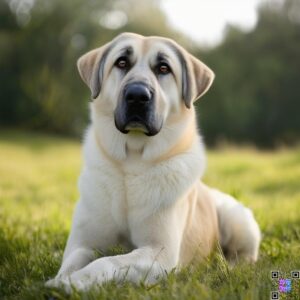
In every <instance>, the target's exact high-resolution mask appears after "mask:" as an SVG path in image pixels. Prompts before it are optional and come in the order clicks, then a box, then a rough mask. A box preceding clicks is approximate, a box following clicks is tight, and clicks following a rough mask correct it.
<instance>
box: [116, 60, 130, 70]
mask: <svg viewBox="0 0 300 300" xmlns="http://www.w3.org/2000/svg"><path fill="white" fill-rule="evenodd" d="M115 66H116V67H117V68H119V69H126V68H127V67H128V60H127V59H126V58H125V57H120V58H119V59H118V60H117V61H116V63H115Z"/></svg>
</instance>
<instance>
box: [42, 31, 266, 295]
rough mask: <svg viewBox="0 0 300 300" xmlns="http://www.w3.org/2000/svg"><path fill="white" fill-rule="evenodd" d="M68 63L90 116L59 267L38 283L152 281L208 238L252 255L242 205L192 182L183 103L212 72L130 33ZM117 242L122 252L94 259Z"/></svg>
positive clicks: (253, 227)
mask: <svg viewBox="0 0 300 300" xmlns="http://www.w3.org/2000/svg"><path fill="white" fill-rule="evenodd" d="M77 65H78V70H79V73H80V76H81V78H82V80H83V81H84V82H85V83H86V84H87V86H88V87H89V88H90V90H91V95H92V99H93V101H92V102H91V105H90V110H91V120H92V121H91V125H90V127H89V128H88V130H87V132H86V136H85V140H84V147H83V152H84V166H83V170H82V172H81V175H80V178H79V190H80V199H79V201H78V203H77V205H76V209H75V212H74V216H73V224H72V229H71V233H70V236H69V238H68V241H67V245H66V248H65V251H64V255H63V262H62V266H61V268H60V270H59V272H58V274H57V276H56V277H55V278H54V279H52V280H50V281H48V283H47V285H48V286H52V287H53V286H54V287H63V288H64V289H65V290H66V291H67V292H71V291H72V288H73V287H74V288H76V289H78V290H88V289H89V288H91V287H92V286H93V285H101V284H102V283H104V282H107V281H110V280H115V281H116V282H122V281H123V280H129V281H132V282H135V283H137V282H140V281H143V282H145V283H146V284H152V283H155V282H156V281H157V280H159V279H160V278H162V277H163V276H165V275H166V274H167V273H168V272H170V271H171V270H173V269H175V270H178V269H180V268H181V267H182V266H185V265H187V264H189V263H190V262H191V261H192V260H193V259H197V260H203V259H204V258H205V257H207V256H208V255H209V254H210V253H211V252H212V251H213V249H214V248H215V247H216V245H218V244H219V245H220V246H221V247H222V249H223V251H224V253H225V254H226V257H227V258H228V259H229V261H230V262H233V263H234V262H236V261H239V260H246V261H249V262H255V261H256V260H257V257H258V250H259V244H260V240H261V235H260V230H259V227H258V224H257V222H256V221H255V219H254V217H253V214H252V212H251V211H250V209H248V208H246V207H244V206H243V205H242V204H240V203H238V202H237V200H235V199H234V198H232V197H231V196H229V195H226V194H224V193H222V192H220V191H218V190H216V189H212V188H210V187H208V186H206V185H205V184H204V183H202V182H201V177H202V175H203V173H204V170H205V164H206V163H205V153H204V146H203V141H202V138H201V136H200V134H199V132H198V129H197V125H196V116H195V109H194V106H193V103H194V102H195V101H196V100H197V99H198V98H200V97H202V96H203V95H204V94H205V93H206V92H207V90H208V89H209V88H210V86H211V84H212V82H213V80H214V73H213V71H212V70H211V69H210V68H209V67H207V66H206V65H205V64H204V63H203V62H201V61H200V60H198V59H197V58H195V57H194V56H192V55H191V54H190V53H188V52H187V51H186V50H184V49H183V48H182V47H181V46H180V45H178V44H177V43H176V42H175V41H173V40H171V39H167V38H162V37H155V36H150V37H144V36H141V35H137V34H133V33H122V34H120V35H118V36H117V37H116V38H115V39H113V40H112V41H111V42H109V43H107V44H105V45H104V46H102V47H100V48H98V49H95V50H92V51H90V52H88V53H87V54H85V55H83V56H82V57H81V58H80V59H79V60H78V63H77ZM122 242H125V243H127V244H129V245H131V246H132V251H131V252H129V253H127V254H123V255H116V256H106V257H101V258H96V254H95V253H96V250H100V251H104V252H105V251H106V250H107V249H109V248H110V247H112V246H113V245H116V244H120V243H122Z"/></svg>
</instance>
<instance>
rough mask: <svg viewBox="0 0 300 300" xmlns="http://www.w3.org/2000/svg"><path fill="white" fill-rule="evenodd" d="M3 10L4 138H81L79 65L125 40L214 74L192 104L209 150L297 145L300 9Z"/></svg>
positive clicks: (75, 2)
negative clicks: (159, 43)
mask: <svg viewBox="0 0 300 300" xmlns="http://www.w3.org/2000/svg"><path fill="white" fill-rule="evenodd" d="M219 2H220V1H212V0H206V1H195V0H194V1H192V0H185V1H178V0H173V1H172V0H160V1H159V0H143V1H139V0H127V1H125V0H123V1H122V0H85V1H83V0H63V1H61V0H51V1H50V0H0V128H20V129H22V130H23V129H27V130H35V131H40V132H51V133H56V134H59V135H68V136H76V137H81V136H82V133H83V130H84V128H85V127H86V125H87V124H88V102H89V99H90V93H89V90H88V88H87V87H86V86H85V84H84V83H83V82H81V80H80V78H79V75H78V72H77V69H76V60H77V58H78V57H79V56H81V55H82V54H83V53H85V52H87V51H88V50H90V49H92V48H95V47H99V46H100V45H102V44H104V43H106V42H107V41H109V40H111V39H112V38H113V37H115V36H116V35H117V34H118V33H120V32H123V31H132V32H136V33H140V34H143V35H162V36H167V37H171V38H173V39H175V40H176V41H177V42H178V43H180V44H182V45H183V46H184V47H186V48H187V49H188V50H189V51H191V52H192V53H193V54H194V55H196V56H197V57H198V58H200V59H201V60H202V61H204V62H205V63H206V64H207V65H208V66H210V67H211V68H212V69H213V70H214V72H215V73H216V80H215V83H214V85H213V87H212V88H211V90H210V91H209V92H208V93H207V94H206V95H205V97H204V98H203V99H202V100H200V101H199V102H198V103H197V113H198V114H199V122H200V126H201V129H202V133H203V134H204V136H205V140H206V142H207V143H208V144H209V145H211V146H215V145H218V144H220V143H223V142H230V143H235V144H254V145H256V146H259V147H278V146H281V145H293V144H297V143H298V142H299V137H300V116H299V112H300V76H299V73H300V1H299V0H281V1H279V0H270V1H263V0H261V1H260V0H251V1H250V0H249V1H247V3H243V2H246V1H234V0H230V1H226V5H225V4H224V3H225V2H224V3H219Z"/></svg>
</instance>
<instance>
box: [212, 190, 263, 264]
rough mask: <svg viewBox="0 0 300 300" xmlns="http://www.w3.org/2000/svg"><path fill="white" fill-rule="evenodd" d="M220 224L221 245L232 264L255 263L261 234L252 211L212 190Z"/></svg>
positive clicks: (231, 198)
mask: <svg viewBox="0 0 300 300" xmlns="http://www.w3.org/2000/svg"><path fill="white" fill-rule="evenodd" d="M211 193H212V196H213V198H214V201H215V204H216V208H217V214H218V223H219V236H220V244H221V247H222V250H223V253H224V255H225V257H226V258H227V259H228V260H229V262H231V263H235V262H237V261H238V260H239V259H244V260H247V261H249V262H255V261H256V260H257V258H258V250H259V245H260V241H261V233H260V230H259V227H258V224H257V222H256V220H255V218H254V216H253V213H252V211H251V210H250V209H249V208H247V207H245V206H243V205H242V204H241V203H239V202H238V201H237V200H236V199H234V198H233V197H231V196H229V195H227V194H224V193H222V192H220V191H218V190H216V189H211Z"/></svg>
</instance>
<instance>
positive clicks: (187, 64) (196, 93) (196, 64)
mask: <svg viewBox="0 0 300 300" xmlns="http://www.w3.org/2000/svg"><path fill="white" fill-rule="evenodd" d="M181 60H182V68H183V70H182V96H183V100H184V103H185V106H186V107H187V108H190V107H191V104H192V102H195V101H196V100H197V99H198V98H200V97H201V96H203V95H204V94H205V93H206V92H207V91H208V89H209V88H210V86H211V84H212V83H213V81H214V78H215V74H214V72H213V71H212V70H211V69H210V68H209V67H208V66H206V65H205V64H204V63H203V62H201V61H200V60H199V59H197V58H196V57H194V56H193V55H191V54H189V53H187V52H185V53H183V55H182V59H181Z"/></svg>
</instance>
